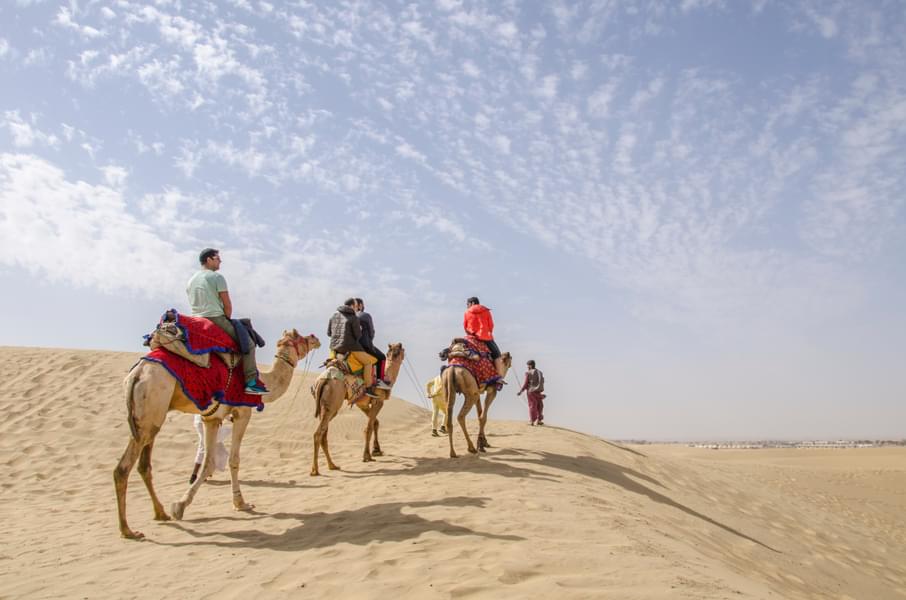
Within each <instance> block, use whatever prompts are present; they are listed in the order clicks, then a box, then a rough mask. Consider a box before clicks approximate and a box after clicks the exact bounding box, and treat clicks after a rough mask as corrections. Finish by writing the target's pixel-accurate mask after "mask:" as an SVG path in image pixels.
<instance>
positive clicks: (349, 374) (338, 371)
mask: <svg viewBox="0 0 906 600" xmlns="http://www.w3.org/2000/svg"><path fill="white" fill-rule="evenodd" d="M321 366H322V367H326V369H325V370H324V371H323V372H322V373H321V374H320V375H319V376H318V379H336V380H338V381H342V382H343V383H344V384H345V385H346V401H347V402H348V403H349V404H355V403H357V402H358V401H359V400H361V399H362V398H366V397H367V396H366V395H365V380H364V379H362V377H361V374H362V372H363V370H364V368H365V366H364V365H363V364H362V363H360V362H359V361H358V360H356V358H355V357H354V356H352V355H351V354H349V355H347V354H342V353H337V352H334V351H333V350H331V351H330V356H329V357H328V358H327V360H325V361H324V363H323V364H322V365H321ZM312 390H314V386H312Z"/></svg>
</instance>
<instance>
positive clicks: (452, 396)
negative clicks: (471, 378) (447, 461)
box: [444, 380, 456, 458]
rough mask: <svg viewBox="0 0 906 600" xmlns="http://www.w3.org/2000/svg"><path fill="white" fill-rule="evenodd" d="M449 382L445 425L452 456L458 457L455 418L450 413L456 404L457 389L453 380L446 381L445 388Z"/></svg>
mask: <svg viewBox="0 0 906 600" xmlns="http://www.w3.org/2000/svg"><path fill="white" fill-rule="evenodd" d="M448 384H449V386H450V390H449V391H447V393H446V395H447V408H446V409H445V410H444V427H446V429H447V439H449V440H450V458H456V450H454V449H453V420H452V419H451V418H450V415H452V414H453V406H454V405H455V404H456V391H455V390H453V382H452V381H450V382H447V381H446V380H445V381H444V388H446V387H447V385H448Z"/></svg>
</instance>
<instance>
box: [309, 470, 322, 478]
mask: <svg viewBox="0 0 906 600" xmlns="http://www.w3.org/2000/svg"><path fill="white" fill-rule="evenodd" d="M309 475H310V476H311V477H318V476H319V475H321V474H320V473H318V472H317V471H312V472H311V473H309Z"/></svg>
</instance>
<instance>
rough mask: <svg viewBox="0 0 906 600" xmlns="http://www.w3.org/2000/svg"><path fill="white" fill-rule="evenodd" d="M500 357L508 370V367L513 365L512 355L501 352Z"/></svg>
mask: <svg viewBox="0 0 906 600" xmlns="http://www.w3.org/2000/svg"><path fill="white" fill-rule="evenodd" d="M500 359H501V360H502V361H503V365H504V366H505V367H506V368H507V370H508V371H509V370H510V367H512V366H513V355H512V354H510V353H509V352H504V353H503V354H501V355H500Z"/></svg>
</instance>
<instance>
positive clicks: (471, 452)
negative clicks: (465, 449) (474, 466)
mask: <svg viewBox="0 0 906 600" xmlns="http://www.w3.org/2000/svg"><path fill="white" fill-rule="evenodd" d="M469 454H478V450H476V449H475V448H469Z"/></svg>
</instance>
